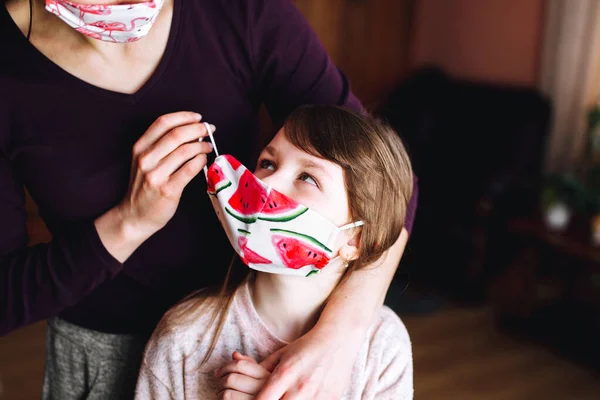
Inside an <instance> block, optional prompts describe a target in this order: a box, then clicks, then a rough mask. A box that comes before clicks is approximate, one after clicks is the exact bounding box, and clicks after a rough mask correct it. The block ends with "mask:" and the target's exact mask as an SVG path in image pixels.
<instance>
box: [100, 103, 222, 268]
mask: <svg viewBox="0 0 600 400" xmlns="http://www.w3.org/2000/svg"><path fill="white" fill-rule="evenodd" d="M200 119H201V116H200V115H199V114H196V113H192V112H185V111H182V112H176V113H172V114H165V115H163V116H161V117H160V118H158V119H157V120H156V121H155V122H154V123H153V124H152V125H151V126H150V127H149V128H148V130H147V131H146V132H145V133H144V134H143V135H142V137H140V139H139V140H138V141H137V142H136V143H135V144H134V146H133V154H132V166H131V180H130V184H129V190H128V191H127V195H126V196H125V198H124V199H123V201H122V202H121V203H120V204H119V205H117V206H116V207H115V208H113V209H112V210H110V211H108V212H107V213H106V214H104V215H102V216H101V217H99V218H98V219H97V220H96V221H95V224H96V229H97V231H98V234H99V236H100V239H101V240H102V243H103V244H104V246H105V247H106V249H107V250H108V252H109V253H111V254H112V255H113V257H115V258H116V259H117V260H119V261H120V262H124V261H125V260H126V259H127V258H128V257H129V256H130V255H131V254H132V253H133V252H134V251H135V249H136V248H137V247H139V245H140V244H142V243H143V242H144V241H145V240H146V239H148V238H149V237H150V236H152V235H153V234H154V233H156V232H157V231H158V230H160V229H161V228H162V227H164V226H165V225H166V224H167V222H169V220H170V219H171V218H172V217H173V215H174V214H175V210H177V206H178V204H179V199H180V198H181V194H182V192H183V189H184V188H185V186H186V185H187V184H188V183H189V182H190V181H191V180H192V179H193V178H194V177H195V176H196V175H197V174H198V173H199V172H200V171H201V170H202V168H204V166H205V165H206V154H207V153H210V152H211V151H212V145H211V144H210V143H207V142H202V141H199V139H201V138H203V137H205V136H206V135H207V134H208V133H207V131H206V127H205V126H204V124H201V123H200ZM214 129H215V128H214V127H212V130H213V131H214Z"/></svg>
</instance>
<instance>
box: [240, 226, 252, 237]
mask: <svg viewBox="0 0 600 400" xmlns="http://www.w3.org/2000/svg"><path fill="white" fill-rule="evenodd" d="M238 232H239V233H241V234H242V235H244V236H248V235H249V234H250V232H249V231H247V230H245V229H240V228H238Z"/></svg>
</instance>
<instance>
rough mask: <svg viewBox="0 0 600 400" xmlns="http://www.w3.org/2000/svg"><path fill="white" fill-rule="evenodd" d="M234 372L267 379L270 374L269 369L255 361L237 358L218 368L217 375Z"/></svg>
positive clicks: (219, 376)
mask: <svg viewBox="0 0 600 400" xmlns="http://www.w3.org/2000/svg"><path fill="white" fill-rule="evenodd" d="M232 373H236V374H243V375H247V376H249V377H251V378H254V379H265V378H268V377H269V375H270V373H269V371H267V370H266V369H265V368H263V367H262V366H261V365H260V364H257V363H256V362H255V361H249V360H237V361H232V362H230V363H229V364H227V365H225V366H223V367H221V368H219V369H217V370H216V371H215V376H216V377H217V378H221V377H224V376H225V375H227V374H232Z"/></svg>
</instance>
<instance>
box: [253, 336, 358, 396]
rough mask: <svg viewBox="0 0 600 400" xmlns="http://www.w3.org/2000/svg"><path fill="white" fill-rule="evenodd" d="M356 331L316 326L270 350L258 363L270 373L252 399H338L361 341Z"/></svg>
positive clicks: (345, 385)
mask: <svg viewBox="0 0 600 400" xmlns="http://www.w3.org/2000/svg"><path fill="white" fill-rule="evenodd" d="M361 332H362V331H361ZM358 333H359V332H356V333H350V332H343V333H341V332H338V331H337V330H335V329H332V330H329V331H327V330H324V329H323V328H319V327H318V326H316V327H315V328H313V329H312V330H311V331H309V332H307V333H306V334H305V335H304V336H302V337H300V338H299V339H297V340H296V341H294V342H292V343H290V344H288V345H287V346H285V347H283V348H282V349H280V350H279V351H277V352H275V353H273V354H272V355H270V356H269V357H267V358H266V359H265V360H264V361H263V362H262V363H261V365H262V366H264V367H265V368H267V369H268V370H270V371H272V373H271V376H270V378H269V380H268V381H267V383H266V384H265V387H264V388H263V389H262V390H261V392H260V393H259V395H258V396H257V397H256V400H279V399H285V400H299V399H311V400H333V399H336V400H337V399H340V398H341V397H342V396H343V395H344V393H345V392H346V389H347V387H348V383H349V380H350V375H351V373H352V367H353V366H354V361H355V357H356V353H357V351H358V349H359V347H360V344H361V343H362V339H363V338H362V336H361V335H360V334H358Z"/></svg>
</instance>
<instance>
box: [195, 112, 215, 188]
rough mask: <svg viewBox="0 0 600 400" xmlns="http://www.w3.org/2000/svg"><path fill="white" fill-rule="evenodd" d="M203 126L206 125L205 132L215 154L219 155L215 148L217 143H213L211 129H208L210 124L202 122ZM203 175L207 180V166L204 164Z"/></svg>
mask: <svg viewBox="0 0 600 400" xmlns="http://www.w3.org/2000/svg"><path fill="white" fill-rule="evenodd" d="M204 126H205V127H206V132H208V137H209V138H210V142H211V143H212V146H213V150H214V152H215V154H216V156H217V157H219V150H217V144H216V143H215V138H214V137H213V134H212V131H211V130H210V125H209V124H208V122H204ZM198 141H199V142H201V141H202V139H198ZM204 177H205V178H206V180H207V181H208V168H207V167H206V165H205V166H204Z"/></svg>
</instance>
